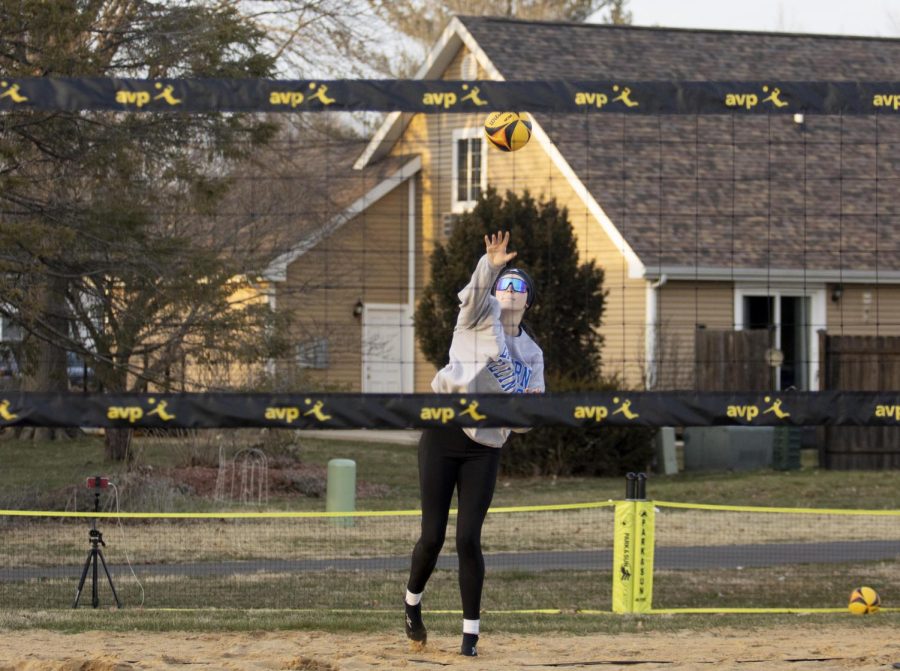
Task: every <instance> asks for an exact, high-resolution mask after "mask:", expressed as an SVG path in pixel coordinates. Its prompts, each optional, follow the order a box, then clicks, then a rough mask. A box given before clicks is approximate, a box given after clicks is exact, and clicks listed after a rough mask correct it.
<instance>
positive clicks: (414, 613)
mask: <svg viewBox="0 0 900 671" xmlns="http://www.w3.org/2000/svg"><path fill="white" fill-rule="evenodd" d="M403 605H404V606H406V637H407V638H408V639H410V640H411V641H417V642H418V643H425V641H427V640H428V630H427V629H425V623H424V622H422V604H421V603H417V604H416V605H415V606H410V605H409V604H408V603H406V601H404V602H403Z"/></svg>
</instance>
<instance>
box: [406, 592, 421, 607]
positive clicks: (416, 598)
mask: <svg viewBox="0 0 900 671" xmlns="http://www.w3.org/2000/svg"><path fill="white" fill-rule="evenodd" d="M422 594H424V592H419V593H418V594H413V593H412V592H410V591H409V590H406V603H408V604H409V605H410V606H418V605H419V602H420V601H422Z"/></svg>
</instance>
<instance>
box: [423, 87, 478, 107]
mask: <svg viewBox="0 0 900 671" xmlns="http://www.w3.org/2000/svg"><path fill="white" fill-rule="evenodd" d="M460 88H461V89H462V90H463V91H469V92H468V93H466V95H464V96H462V97H459V96H458V95H457V94H456V93H454V92H453V91H446V92H436V93H431V92H427V93H425V95H424V96H422V104H423V105H431V106H433V107H443V108H444V109H450V108H451V107H453V106H454V105H456V103H457V102H460V103H464V102H466V101H469V102H471V103H472V104H473V105H475V107H481V106H482V105H487V104H488V101H487V100H482V98H481V91H480V89H479V88H478V87H477V86H473V87H472V90H471V91H470V90H469V85H468V84H463V85H462V86H461V87H460Z"/></svg>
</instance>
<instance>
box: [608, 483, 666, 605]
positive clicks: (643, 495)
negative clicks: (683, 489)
mask: <svg viewBox="0 0 900 671" xmlns="http://www.w3.org/2000/svg"><path fill="white" fill-rule="evenodd" d="M646 485H647V476H646V474H644V473H628V474H627V475H626V476H625V500H624V501H617V502H616V514H615V521H614V524H615V534H614V538H613V585H612V610H613V612H614V613H646V612H649V611H650V610H651V608H652V602H653V545H654V539H653V537H654V522H655V514H654V507H653V503H652V502H651V501H647V500H646V499H647V490H646Z"/></svg>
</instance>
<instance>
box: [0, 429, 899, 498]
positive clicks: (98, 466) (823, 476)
mask: <svg viewBox="0 0 900 671" xmlns="http://www.w3.org/2000/svg"><path fill="white" fill-rule="evenodd" d="M225 433H227V432H225ZM146 443H147V444H146V445H145V444H144V443H142V439H141V438H140V437H139V438H137V439H136V441H135V444H136V446H137V453H138V455H139V456H138V460H137V464H136V465H137V466H138V467H141V468H143V469H144V471H147V467H151V468H152V469H156V470H157V471H158V470H160V469H166V468H168V467H173V466H184V465H187V463H186V462H187V461H188V460H189V459H190V458H192V455H191V451H190V450H188V449H187V448H185V447H184V441H180V442H179V441H178V440H175V439H172V440H171V441H169V442H164V441H159V440H154V441H146ZM293 443H294V444H293V445H292V447H291V448H290V449H289V450H285V449H284V448H279V450H278V452H279V453H280V454H279V455H278V456H280V457H281V458H282V459H284V458H288V459H295V460H298V461H299V463H301V464H312V465H317V466H319V467H320V468H324V467H325V466H326V465H327V463H328V461H329V460H330V459H333V458H336V457H340V458H347V459H353V460H354V461H356V464H357V478H358V480H360V481H362V482H365V483H368V484H373V485H381V487H379V488H377V489H378V491H377V492H376V493H375V494H373V495H371V496H367V495H365V493H363V495H361V496H360V497H359V498H358V499H357V507H358V509H360V510H405V509H414V508H417V507H418V497H419V492H418V476H417V468H416V447H415V446H411V445H391V444H382V443H362V442H358V443H354V442H344V441H333V440H318V439H313V438H306V437H304V436H303V435H302V433H301V434H298V435H297V436H296V438H295V439H294V440H293ZM263 449H265V448H263ZM814 456H815V455H814V454H810V453H804V462H805V464H806V465H805V466H804V467H803V468H802V469H800V470H795V471H773V470H765V471H755V472H740V473H731V472H729V473H685V472H682V473H678V474H677V475H668V476H666V475H655V474H652V473H651V474H650V475H649V480H648V483H647V493H648V497H649V498H651V499H657V500H662V501H681V502H691V503H718V504H731V505H751V506H783V507H819V508H830V507H834V508H861V509H897V508H900V471H826V470H822V469H819V468H817V467H816V466H815V465H811V462H813V459H812V458H814ZM811 457H812V458H811ZM206 458H207V459H209V458H210V457H209V455H207V456H206ZM0 463H2V468H0V503H2V504H3V507H8V508H23V507H24V506H23V505H22V504H26V503H31V504H38V505H39V504H40V503H41V501H42V500H50V499H52V500H53V501H54V502H56V503H57V504H58V503H59V501H60V498H61V494H60V492H61V490H64V489H66V488H73V487H79V486H82V485H83V483H84V480H85V478H86V477H88V476H90V475H94V474H97V473H102V474H104V475H109V476H110V477H112V478H117V477H119V478H121V477H122V476H123V475H124V473H125V468H124V466H123V465H122V464H120V463H110V462H108V461H106V460H105V459H104V455H103V444H102V438H100V437H95V436H86V437H83V438H80V439H78V440H75V441H71V442H62V443H55V442H45V443H30V442H28V443H21V442H16V441H5V442H0ZM48 492H55V496H52V497H50V496H48V495H47V493H48ZM624 493H625V482H624V478H622V477H611V478H579V477H570V478H533V477H529V478H510V477H505V476H502V475H501V477H500V480H499V482H498V485H497V491H496V494H495V496H494V506H516V505H543V504H555V503H576V502H587V501H606V500H610V499H613V500H615V499H621V498H623V497H624ZM175 504H176V505H175V508H174V509H178V510H198V511H206V510H210V509H216V508H222V507H223V506H222V505H221V504H218V505H217V506H216V505H213V504H212V502H211V501H209V500H208V499H197V498H193V499H192V498H191V497H190V496H189V495H188V496H179V497H176V500H175ZM225 507H226V508H228V507H229V506H225ZM270 507H271V508H273V509H290V510H324V508H325V501H324V498H323V497H321V496H318V497H303V496H297V495H292V496H285V495H279V494H273V495H271V496H270ZM46 509H57V508H56V506H46Z"/></svg>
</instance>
